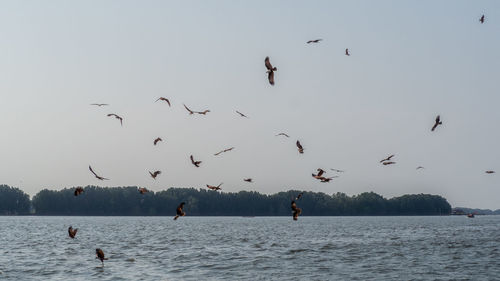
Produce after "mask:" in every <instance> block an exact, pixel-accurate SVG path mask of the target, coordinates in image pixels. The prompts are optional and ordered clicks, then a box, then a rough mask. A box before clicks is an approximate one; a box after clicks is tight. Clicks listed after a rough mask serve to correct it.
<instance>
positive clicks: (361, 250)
mask: <svg viewBox="0 0 500 281" xmlns="http://www.w3.org/2000/svg"><path fill="white" fill-rule="evenodd" d="M70 225H71V226H73V228H78V233H77V235H76V238H75V239H71V238H69V236H68V232H67V229H68V227H69V226H70ZM96 248H101V249H102V250H103V251H104V253H105V256H106V257H107V258H108V260H105V261H104V264H102V263H101V261H99V260H98V259H96V256H95V249H96ZM0 280H16V281H17V280H500V216H476V217H475V218H467V217H465V216H429V217H417V216H411V217H404V216H401V217H307V216H301V217H299V220H298V221H293V220H292V217H291V216H290V217H190V216H186V217H181V218H179V219H178V220H176V221H174V220H173V219H172V217H75V216H4V217H0Z"/></svg>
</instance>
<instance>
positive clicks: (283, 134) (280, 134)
mask: <svg viewBox="0 0 500 281" xmlns="http://www.w3.org/2000/svg"><path fill="white" fill-rule="evenodd" d="M277 136H285V137H287V138H289V137H290V136H289V135H287V134H285V133H279V134H277V135H276V137H277Z"/></svg>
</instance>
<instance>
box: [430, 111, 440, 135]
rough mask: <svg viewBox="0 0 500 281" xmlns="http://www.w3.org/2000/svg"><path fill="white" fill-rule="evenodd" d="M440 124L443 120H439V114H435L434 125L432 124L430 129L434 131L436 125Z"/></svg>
mask: <svg viewBox="0 0 500 281" xmlns="http://www.w3.org/2000/svg"><path fill="white" fill-rule="evenodd" d="M441 124H443V122H441V116H439V115H438V116H436V121H435V123H434V126H432V129H431V131H433V132H434V130H435V129H436V128H437V126H438V125H441Z"/></svg>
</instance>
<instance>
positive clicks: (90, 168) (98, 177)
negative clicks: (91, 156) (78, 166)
mask: <svg viewBox="0 0 500 281" xmlns="http://www.w3.org/2000/svg"><path fill="white" fill-rule="evenodd" d="M89 170H90V171H91V172H92V174H94V176H95V177H96V178H97V179H98V180H109V179H107V178H103V177H101V176H98V175H97V174H96V173H95V172H94V170H92V167H90V165H89Z"/></svg>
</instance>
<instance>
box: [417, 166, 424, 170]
mask: <svg viewBox="0 0 500 281" xmlns="http://www.w3.org/2000/svg"><path fill="white" fill-rule="evenodd" d="M420 169H425V168H424V167H422V166H418V167H417V170H420Z"/></svg>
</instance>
